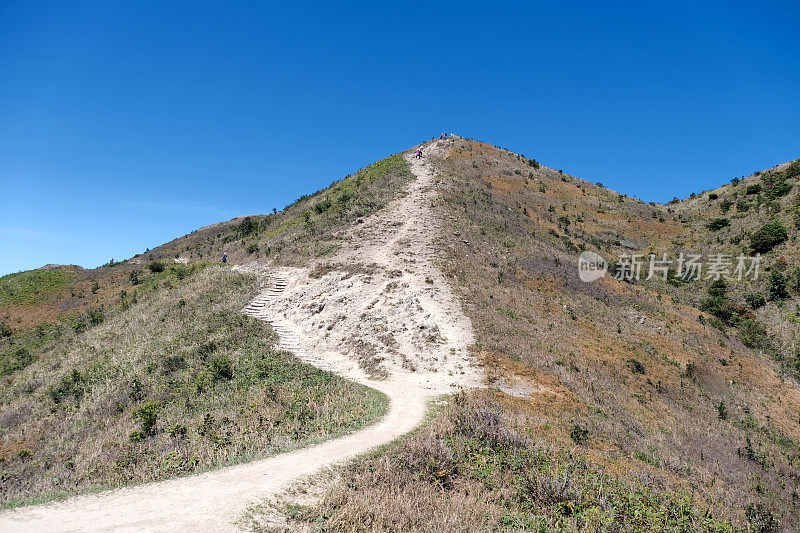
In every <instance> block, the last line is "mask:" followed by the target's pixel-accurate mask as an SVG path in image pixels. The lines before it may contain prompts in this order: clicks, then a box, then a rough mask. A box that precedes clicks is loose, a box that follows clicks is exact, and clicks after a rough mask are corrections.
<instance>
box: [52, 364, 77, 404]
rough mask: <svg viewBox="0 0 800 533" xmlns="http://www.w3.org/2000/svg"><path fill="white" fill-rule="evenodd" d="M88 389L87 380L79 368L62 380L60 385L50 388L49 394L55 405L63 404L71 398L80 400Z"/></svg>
mask: <svg viewBox="0 0 800 533" xmlns="http://www.w3.org/2000/svg"><path fill="white" fill-rule="evenodd" d="M85 389H86V378H85V376H83V375H82V374H81V373H80V372H79V371H78V369H77V368H73V369H72V370H71V371H70V372H69V374H67V375H66V376H64V377H63V378H61V381H60V382H59V384H58V385H56V386H53V387H50V390H49V391H48V394H49V395H50V398H51V399H52V400H53V402H54V403H57V404H58V403H61V402H63V401H64V400H67V399H69V398H72V399H75V400H79V399H80V398H81V397H82V396H83V394H84V392H85Z"/></svg>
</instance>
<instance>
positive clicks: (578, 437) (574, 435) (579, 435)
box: [569, 424, 589, 444]
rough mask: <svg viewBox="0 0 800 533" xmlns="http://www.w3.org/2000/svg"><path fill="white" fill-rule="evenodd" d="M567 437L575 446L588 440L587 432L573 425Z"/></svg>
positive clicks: (578, 425)
mask: <svg viewBox="0 0 800 533" xmlns="http://www.w3.org/2000/svg"><path fill="white" fill-rule="evenodd" d="M569 437H570V438H571V439H572V441H573V442H574V443H575V444H584V443H585V442H586V441H587V440H589V430H588V429H586V428H585V427H583V426H581V425H580V424H573V425H572V429H571V430H570V432H569Z"/></svg>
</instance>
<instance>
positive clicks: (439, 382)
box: [0, 155, 477, 532]
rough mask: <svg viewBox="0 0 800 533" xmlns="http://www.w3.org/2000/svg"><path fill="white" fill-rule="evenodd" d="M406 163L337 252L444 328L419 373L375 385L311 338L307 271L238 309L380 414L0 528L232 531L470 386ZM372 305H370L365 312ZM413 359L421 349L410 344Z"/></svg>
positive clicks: (459, 323) (27, 511) (423, 188)
mask: <svg viewBox="0 0 800 533" xmlns="http://www.w3.org/2000/svg"><path fill="white" fill-rule="evenodd" d="M407 160H408V161H409V164H410V166H411V169H412V171H413V172H414V173H415V175H416V176H417V179H416V181H415V182H414V183H412V184H411V185H410V187H409V191H408V194H407V195H406V196H404V197H403V198H400V199H399V200H397V201H395V202H394V203H393V204H390V205H389V206H388V207H387V209H385V210H383V211H382V212H379V213H376V214H375V215H373V216H372V217H369V218H368V219H367V220H366V221H365V224H363V225H359V226H361V227H360V228H359V229H358V231H360V232H361V233H364V231H365V228H366V234H365V235H359V238H360V239H361V240H360V242H361V243H362V245H361V246H359V247H358V248H357V249H353V250H345V251H343V252H342V253H341V254H339V257H338V259H340V260H348V258H349V259H350V260H354V258H359V259H363V258H364V257H365V256H366V257H369V258H370V260H371V261H374V262H375V263H377V264H379V265H380V267H381V268H383V269H384V270H386V271H389V270H390V269H403V270H404V272H405V274H404V277H403V279H404V280H405V282H404V287H405V290H406V291H407V292H406V293H403V298H404V299H406V300H407V299H408V298H409V296H408V295H409V294H410V295H411V296H412V297H413V298H414V299H415V303H414V305H415V307H414V308H413V313H412V314H411V315H408V314H406V315H399V317H398V318H396V319H394V321H395V322H396V323H398V324H400V325H401V326H403V329H411V330H413V329H414V328H410V327H407V326H408V321H409V320H412V322H413V320H414V319H418V320H419V321H420V323H423V321H424V323H423V324H429V323H431V324H433V325H434V326H436V328H437V329H436V331H440V332H441V333H442V339H447V340H442V341H438V343H434V344H430V345H425V346H423V347H422V348H420V349H421V351H423V352H424V351H425V350H427V351H428V352H430V353H429V354H428V355H427V356H425V357H421V356H420V357H419V361H418V363H419V368H420V370H419V371H417V370H416V369H415V370H408V369H407V368H403V367H401V366H392V365H390V372H389V378H388V379H386V380H382V381H374V380H371V379H369V378H368V377H367V374H366V373H365V372H364V371H363V370H362V369H361V368H360V367H359V365H358V364H356V363H354V362H353V360H352V356H348V355H347V354H345V353H344V352H342V353H339V352H340V350H336V353H334V352H332V351H331V350H330V349H329V348H330V346H326V345H324V341H322V340H321V339H322V337H323V336H324V337H325V338H328V335H323V334H317V335H318V337H319V338H317V339H316V340H315V339H314V338H313V335H309V328H310V326H309V325H308V324H306V323H305V322H304V321H303V316H299V315H298V316H293V315H292V314H291V313H290V312H289V311H287V309H289V310H290V309H295V308H299V307H302V304H303V300H302V297H303V296H304V294H306V293H304V292H303V291H304V290H306V289H307V288H308V285H309V283H308V281H309V280H308V276H307V271H306V272H305V273H303V272H297V271H287V272H286V273H277V274H275V273H273V285H272V287H270V288H269V289H268V290H267V291H265V292H264V293H262V294H260V295H259V296H258V297H256V299H254V300H253V301H252V302H251V303H250V305H248V307H247V308H245V310H244V312H246V313H248V314H250V315H252V316H255V317H257V318H260V319H263V320H267V321H269V322H271V323H272V324H273V326H274V327H275V328H276V330H277V331H278V333H279V334H280V337H281V346H282V347H283V348H285V349H290V350H292V351H293V352H295V353H297V354H298V357H300V358H301V359H303V360H305V361H306V362H308V363H310V364H314V365H316V366H319V367H321V368H325V369H326V370H333V371H335V372H337V373H338V374H340V375H343V376H345V377H347V378H349V379H353V380H354V381H357V382H359V383H362V384H364V385H367V386H369V387H373V388H375V389H377V390H380V391H381V392H383V393H385V394H386V395H387V396H388V397H389V399H390V405H389V410H388V413H387V414H386V415H385V416H384V418H383V419H382V420H380V421H379V422H377V423H375V424H373V425H371V426H369V427H367V428H365V429H362V430H360V431H357V432H355V433H352V434H350V435H347V436H344V437H340V438H337V439H333V440H330V441H326V442H323V443H321V444H318V445H314V446H311V447H308V448H303V449H300V450H296V451H293V452H288V453H284V454H281V455H277V456H274V457H270V458H267V459H263V460H259V461H254V462H250V463H246V464H242V465H236V466H232V467H227V468H222V469H219V470H214V471H210V472H206V473H203V474H198V475H194V476H189V477H182V478H177V479H171V480H166V481H161V482H156V483H148V484H144V485H139V486H133V487H126V488H121V489H116V490H110V491H106V492H102V493H99V494H90V495H84V496H76V497H73V498H70V499H68V500H65V501H62V502H54V503H50V504H45V505H40V506H29V507H22V508H17V509H12V510H9V511H4V512H2V513H0V531H4V532H9V531H37V532H39V531H110V530H113V531H145V530H146V531H215V532H216V531H234V530H236V529H237V527H236V525H235V521H236V520H237V519H239V518H241V516H242V513H243V512H244V511H245V510H246V509H247V508H248V507H249V506H251V505H253V504H256V503H258V502H261V501H263V500H265V499H266V498H269V497H272V496H275V495H276V494H277V493H279V492H280V491H281V490H282V489H285V488H286V486H287V485H288V484H290V483H292V482H294V481H297V480H299V479H300V478H302V477H305V476H307V475H310V474H313V473H315V472H317V471H319V470H320V469H322V468H324V467H327V466H331V465H333V464H336V463H340V462H342V461H346V460H348V459H351V458H353V457H355V456H357V455H359V454H361V453H363V452H366V451H368V450H369V449H371V448H374V447H376V446H379V445H381V444H385V443H387V442H390V441H391V440H393V439H395V438H396V437H398V436H400V435H403V434H404V433H406V432H408V431H410V430H411V429H413V428H414V427H415V426H416V425H417V424H418V423H419V422H420V421H422V419H423V417H424V416H425V411H426V404H427V402H428V400H429V399H431V398H433V397H434V396H436V395H438V394H441V393H444V392H448V390H452V389H451V387H452V386H454V385H455V384H462V385H472V384H476V383H477V380H476V379H475V372H474V371H465V370H464V368H465V367H466V366H469V361H468V360H467V356H466V355H463V354H462V351H465V350H464V348H465V346H466V345H468V344H470V343H471V342H472V331H471V324H469V321H468V319H466V318H465V317H464V315H463V313H461V312H460V308H459V307H458V305H457V303H456V302H455V300H454V298H453V297H452V294H451V293H450V291H449V288H448V287H447V284H446V281H445V280H444V277H443V276H442V275H441V273H440V272H439V271H438V269H436V267H435V265H434V264H433V262H432V261H433V256H434V255H435V253H434V249H433V246H434V245H433V244H432V235H433V233H434V231H433V230H434V229H435V228H432V227H431V224H432V223H433V218H434V217H431V216H430V212H429V210H430V205H431V195H432V194H435V192H434V191H432V190H431V189H432V185H433V180H434V174H433V171H432V170H431V169H430V168H427V167H426V165H425V163H424V162H423V161H419V160H416V159H412V157H411V156H410V155H408V156H407ZM348 254H349V256H348ZM304 276H305V277H304ZM337 280H338V278H336V280H334V281H337ZM338 281H341V280H338ZM352 285H353V284H352V281H350V282H349V284H348V285H347V287H348V288H349V289H351V290H353V291H357V290H359V287H360V286H359V285H356V286H355V287H353V286H352ZM385 285H386V284H385V283H384V285H383V286H382V287H383V288H384V289H385ZM287 287H288V289H289V290H287ZM365 287H366V286H365ZM390 287H394V285H390ZM304 288H305V289H304ZM367 288H368V287H367ZM393 290H394V289H393ZM367 292H368V291H367ZM326 294H327V293H326ZM357 294H358V293H357V292H353V293H350V294H348V296H350V297H352V296H353V295H357ZM328 296H329V297H330V295H328ZM371 298H373V295H371V294H365V295H364V296H363V298H362V299H363V300H364V302H366V303H364V304H363V305H366V304H367V303H369V302H368V300H370V299H371ZM331 299H333V298H331ZM281 301H283V307H282V306H281ZM374 307H376V305H375V303H374V302H373V303H370V304H369V307H368V308H374ZM377 307H378V308H380V305H378V306H377ZM392 311H393V306H392V305H390V304H387V305H386V306H385V309H384V310H383V313H384V315H386V316H390V315H391V313H392ZM417 315H419V317H417ZM382 318H384V317H382ZM391 320H392V319H391V316H390V318H389V321H390V322H391ZM414 324H416V323H414ZM354 327H355V328H356V329H355V330H354V333H355V334H357V333H358V332H359V331H361V330H360V329H359V328H360V326H358V325H356V326H354ZM414 327H416V326H414ZM320 329H322V328H320ZM309 339H310V340H309ZM400 342H401V348H403V349H405V350H406V351H408V350H411V349H412V347H413V346H417V347H419V346H421V345H420V344H419V341H418V340H416V341H414V342H417V344H411V342H412V341H408V343H407V344H402V342H403V341H400ZM304 343H305V344H304ZM326 349H327V351H324V350H326ZM309 354H314V355H309ZM318 354H321V355H318ZM456 354H457V355H456ZM414 355H415V356H418V355H419V354H417V353H416V350H415V354H414ZM404 356H405V357H406V358H407V357H408V355H407V354H405V355H404ZM406 362H407V361H406ZM437 365H438V368H437Z"/></svg>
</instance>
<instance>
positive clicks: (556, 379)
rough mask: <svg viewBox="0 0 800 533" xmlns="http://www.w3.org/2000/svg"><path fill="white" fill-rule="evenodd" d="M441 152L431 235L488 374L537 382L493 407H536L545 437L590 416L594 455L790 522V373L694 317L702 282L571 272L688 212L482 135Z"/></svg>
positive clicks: (718, 506)
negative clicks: (635, 281)
mask: <svg viewBox="0 0 800 533" xmlns="http://www.w3.org/2000/svg"><path fill="white" fill-rule="evenodd" d="M439 164H440V165H441V167H442V168H443V169H444V170H445V176H444V177H445V179H444V182H445V183H446V184H448V189H447V190H446V191H445V193H444V196H443V199H442V209H443V210H444V211H445V213H446V215H449V217H450V220H451V231H452V232H453V235H454V236H456V237H457V238H453V239H450V240H448V241H444V242H443V243H442V244H443V246H445V247H446V249H447V258H446V261H445V268H446V269H447V271H448V272H449V273H450V274H451V275H452V276H453V279H455V280H456V282H457V283H458V284H459V286H460V287H461V289H462V296H463V298H464V300H465V302H466V306H465V308H466V310H467V312H468V314H469V315H470V317H471V318H472V321H473V324H474V325H475V327H476V335H477V340H478V342H479V350H480V351H482V352H484V353H488V354H491V355H490V357H489V358H488V361H487V362H489V363H490V372H489V377H490V379H492V380H495V381H497V380H501V379H502V380H504V381H505V382H507V383H509V382H511V383H512V384H513V382H514V381H515V380H516V381H517V382H518V381H519V380H520V379H522V380H523V382H524V385H525V387H526V388H527V389H529V390H531V391H532V392H531V394H530V398H529V399H523V400H521V401H516V402H507V403H504V404H503V405H504V408H505V409H507V410H508V412H509V413H517V412H528V413H534V414H535V415H536V416H535V417H534V418H532V419H531V422H530V423H531V424H532V425H531V426H530V427H529V430H531V431H536V432H537V434H540V435H542V436H545V435H546V436H547V438H548V439H549V440H550V442H553V443H560V444H562V445H564V444H568V443H569V435H570V432H571V428H572V426H573V425H574V424H579V425H581V426H583V427H585V428H587V429H588V430H589V438H588V439H587V441H586V443H585V444H584V445H583V446H586V448H587V457H588V458H589V460H590V461H591V462H593V463H594V464H597V465H602V466H603V468H604V469H606V471H609V472H614V473H620V474H624V475H626V477H628V478H629V479H633V480H636V479H638V478H639V477H641V476H646V477H647V478H649V479H652V480H654V483H656V484H657V485H659V486H662V487H669V488H672V489H675V490H682V491H685V492H693V493H695V494H696V495H697V497H698V498H699V499H700V500H701V501H703V502H704V505H708V506H709V507H710V508H711V509H712V510H713V511H714V512H715V513H717V514H718V515H719V516H721V517H726V518H728V519H731V520H734V521H736V522H737V523H740V524H742V523H745V521H746V517H745V514H746V512H745V511H746V509H747V507H748V505H751V504H763V505H765V506H767V507H768V508H769V509H771V512H772V513H774V515H776V516H781V517H782V519H783V521H784V526H785V527H789V528H793V527H798V526H800V522H798V518H797V517H798V514H797V508H796V505H797V503H796V494H797V491H798V490H800V487H798V479H797V477H796V475H795V471H796V466H797V463H798V459H797V455H796V450H797V443H798V442H800V428H798V426H797V423H796V422H797V413H798V406H800V403H798V402H800V393H798V387H797V384H796V382H794V381H793V380H789V381H786V379H785V376H784V375H782V373H781V371H780V369H779V367H778V366H777V365H776V364H774V363H773V362H772V361H770V359H769V358H768V357H766V356H764V355H763V354H758V353H754V352H753V351H751V350H749V349H747V348H746V347H744V346H743V345H742V344H741V343H740V342H739V341H738V340H737V339H736V338H735V337H733V338H729V337H727V336H724V335H722V334H720V333H719V332H718V331H717V330H716V329H714V328H712V327H710V326H709V325H708V316H707V315H706V316H705V318H706V321H705V322H704V323H701V322H700V321H699V320H698V317H699V316H700V315H702V314H703V313H701V312H700V311H699V310H697V308H696V307H693V304H695V303H696V302H697V299H698V293H700V292H704V290H705V289H704V288H703V287H702V286H701V287H700V288H698V287H694V288H688V289H687V288H685V287H683V288H672V287H671V286H670V287H665V286H659V285H657V284H648V285H643V286H639V285H630V284H626V283H621V282H617V281H614V280H604V281H603V282H601V283H592V284H585V283H583V282H581V281H580V280H579V279H578V276H577V268H576V266H577V255H578V253H579V251H580V250H581V249H584V248H588V249H593V250H596V251H599V252H601V253H604V254H606V256H609V255H616V254H618V253H631V251H634V250H645V251H646V250H648V249H649V248H651V247H653V248H658V247H660V246H669V248H668V249H670V250H671V249H672V246H673V244H672V239H673V238H674V236H675V235H681V236H682V237H683V238H685V239H686V240H687V241H688V240H690V239H691V227H690V226H689V224H688V223H686V222H685V221H684V220H680V218H679V214H678V213H672V212H670V209H671V207H668V206H659V205H655V206H653V205H648V204H644V203H642V202H639V201H636V200H633V199H630V198H622V201H620V197H619V195H617V194H616V193H613V192H612V191H608V190H607V189H603V188H601V187H598V186H596V185H593V184H589V183H586V182H583V181H581V180H577V179H575V178H572V177H569V176H564V175H562V174H560V173H558V172H557V171H553V170H551V169H547V168H545V167H541V168H539V169H532V168H531V167H530V165H528V164H527V160H526V159H525V158H522V157H520V158H518V157H517V156H516V155H514V154H510V153H509V152H506V151H504V150H501V149H494V150H492V149H491V148H489V147H487V145H484V144H481V143H475V142H472V141H459V140H455V141H454V142H453V143H452V144H451V150H449V151H446V152H445V155H444V156H443V157H442V158H441V160H440V161H439ZM551 206H552V208H551ZM562 217H566V218H569V219H570V223H569V224H566V223H565V222H564V218H562ZM654 217H655V218H654ZM659 217H660V218H659ZM684 218H685V217H684ZM660 219H663V222H658V223H654V221H656V222H657V221H659V220H660ZM663 285H666V284H663ZM673 289H674V290H673ZM673 297H674V298H673ZM687 304H688V305H687ZM642 316H644V317H646V318H645V321H644V323H640V318H639V317H642ZM486 359H487V358H485V360H486ZM492 361H493V362H494V363H492ZM505 361H508V362H511V363H513V364H509V363H506V362H505ZM634 361H636V363H638V365H639V366H636V365H635V364H634ZM492 365H493V366H492ZM525 367H527V368H528V369H530V370H529V371H526V370H525ZM689 369H690V371H687V370H689ZM537 381H539V383H538V385H539V387H538V388H537V386H536V385H537V383H536V382H537ZM562 390H565V391H568V392H569V393H568V394H566V393H562V394H558V393H557V391H562ZM720 403H723V404H724V405H725V406H726V409H727V415H728V416H727V418H726V419H724V420H723V419H721V418H720V416H719V405H720ZM509 416H513V415H512V414H510V415H509ZM748 442H750V444H749V445H748V444H747V443H748Z"/></svg>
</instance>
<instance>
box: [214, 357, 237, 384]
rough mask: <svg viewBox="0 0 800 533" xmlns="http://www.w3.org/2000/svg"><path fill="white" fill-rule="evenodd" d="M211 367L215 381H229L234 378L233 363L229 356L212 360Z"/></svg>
mask: <svg viewBox="0 0 800 533" xmlns="http://www.w3.org/2000/svg"><path fill="white" fill-rule="evenodd" d="M209 367H210V368H209V370H210V371H211V374H212V376H214V379H217V380H229V379H232V378H233V361H231V359H230V357H228V356H227V355H222V354H218V355H215V356H214V357H212V358H211V364H210V365H209Z"/></svg>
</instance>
